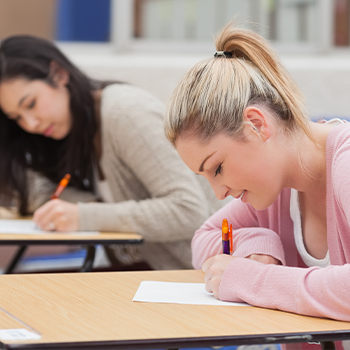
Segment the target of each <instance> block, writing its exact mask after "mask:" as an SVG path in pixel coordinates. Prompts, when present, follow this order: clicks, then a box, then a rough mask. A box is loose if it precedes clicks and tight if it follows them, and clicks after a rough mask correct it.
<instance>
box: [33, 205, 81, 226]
mask: <svg viewBox="0 0 350 350" xmlns="http://www.w3.org/2000/svg"><path fill="white" fill-rule="evenodd" d="M33 220H34V222H35V224H36V225H37V226H38V227H40V228H41V229H42V230H44V231H77V230H78V223H79V213H78V206H77V205H76V204H73V203H69V202H65V201H62V200H61V199H52V200H50V201H48V202H47V203H45V204H44V205H43V206H41V207H40V208H39V209H37V210H36V211H35V212H34V215H33Z"/></svg>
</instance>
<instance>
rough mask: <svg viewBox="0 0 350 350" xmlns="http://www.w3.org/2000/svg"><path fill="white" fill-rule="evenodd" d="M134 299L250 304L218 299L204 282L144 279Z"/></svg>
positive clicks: (231, 304)
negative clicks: (206, 287) (207, 288)
mask: <svg viewBox="0 0 350 350" xmlns="http://www.w3.org/2000/svg"><path fill="white" fill-rule="evenodd" d="M133 301H142V302H149V303H173V304H191V305H224V306H250V305H249V304H246V303H233V302H227V301H221V300H217V299H216V298H215V297H214V295H213V294H210V293H208V292H207V291H206V290H205V284H204V283H175V282H156V281H142V282H141V283H140V286H139V288H138V290H137V292H136V294H135V296H134V299H133Z"/></svg>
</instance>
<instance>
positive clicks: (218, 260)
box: [202, 254, 234, 299]
mask: <svg viewBox="0 0 350 350" xmlns="http://www.w3.org/2000/svg"><path fill="white" fill-rule="evenodd" d="M233 259H234V257H233V256H231V255H228V254H219V255H215V256H213V257H212V258H209V259H208V260H207V261H206V262H205V263H204V264H203V265H202V270H203V271H204V272H205V277H204V281H205V289H206V291H207V292H209V293H213V294H214V297H215V298H217V299H219V286H220V282H221V278H222V275H223V274H224V271H225V269H226V267H227V266H228V265H229V264H230V262H231V261H232V260H233Z"/></svg>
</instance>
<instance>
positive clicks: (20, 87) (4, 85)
mask: <svg viewBox="0 0 350 350" xmlns="http://www.w3.org/2000/svg"><path fill="white" fill-rule="evenodd" d="M41 84H45V83H43V82H41V81H38V80H32V81H30V80H27V79H25V78H14V79H10V80H5V81H2V82H1V83H0V105H1V107H2V108H4V109H7V108H13V107H14V106H17V104H18V102H19V100H20V99H21V98H22V97H24V96H25V95H27V94H31V93H34V92H36V91H37V90H39V89H40V85H41Z"/></svg>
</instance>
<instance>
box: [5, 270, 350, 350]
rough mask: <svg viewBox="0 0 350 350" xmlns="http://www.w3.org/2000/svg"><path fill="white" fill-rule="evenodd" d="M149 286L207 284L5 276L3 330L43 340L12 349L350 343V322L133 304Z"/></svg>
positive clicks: (127, 276)
mask: <svg viewBox="0 0 350 350" xmlns="http://www.w3.org/2000/svg"><path fill="white" fill-rule="evenodd" d="M143 280H154V281H172V282H203V273H202V272H201V271H193V270H183V271H142V272H112V273H86V274H47V275H3V276H0V290H1V298H0V325H1V327H0V328H1V329H12V328H27V329H28V330H31V331H34V332H36V333H38V334H40V335H41V339H40V340H27V341H15V342H13V341H2V343H1V344H3V346H4V348H7V349H15V348H16V349H34V348H35V349H52V350H54V349H62V348H65V349H73V348H78V347H80V348H82V349H112V348H113V349H142V348H153V349H156V348H163V349H164V348H170V347H171V348H175V347H184V346H187V347H189V346H190V347H195V346H197V347H199V346H211V345H230V344H231V345H238V344H262V343H281V342H301V341H304V342H305V341H312V340H313V341H315V340H321V341H324V340H338V339H350V323H347V322H339V321H333V320H327V319H319V318H313V317H305V316H300V315H295V314H291V313H287V312H281V311H276V310H267V309H262V308H255V307H239V306H202V305H180V304H162V303H159V304H158V303H140V302H133V301H132V299H133V297H134V295H135V292H136V290H137V289H138V287H139V284H140V282H141V281H143Z"/></svg>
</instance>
